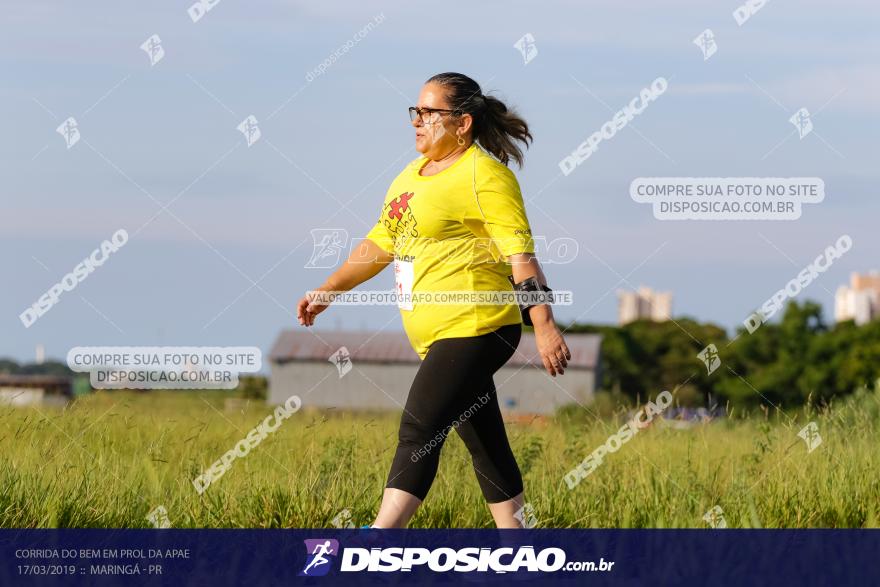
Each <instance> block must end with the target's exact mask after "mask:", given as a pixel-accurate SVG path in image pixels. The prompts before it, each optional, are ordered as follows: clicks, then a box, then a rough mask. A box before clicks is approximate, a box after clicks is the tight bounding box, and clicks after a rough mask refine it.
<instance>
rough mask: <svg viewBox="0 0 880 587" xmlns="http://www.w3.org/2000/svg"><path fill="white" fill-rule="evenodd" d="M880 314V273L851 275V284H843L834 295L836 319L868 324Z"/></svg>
mask: <svg viewBox="0 0 880 587" xmlns="http://www.w3.org/2000/svg"><path fill="white" fill-rule="evenodd" d="M878 314H880V273H878V272H876V271H871V272H870V273H866V274H864V275H860V274H858V273H853V274H852V275H850V279H849V286H846V285H841V286H840V287H838V288H837V293H836V294H835V295H834V320H835V321H836V322H843V321H844V320H853V321H854V322H855V323H856V324H858V325H860V326H861V325H862V324H867V323H868V322H870V321H871V320H874V319H875V318H877V316H878Z"/></svg>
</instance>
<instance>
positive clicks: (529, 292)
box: [507, 275, 553, 326]
mask: <svg viewBox="0 0 880 587" xmlns="http://www.w3.org/2000/svg"><path fill="white" fill-rule="evenodd" d="M507 279H508V280H509V281H510V283H511V284H512V285H513V291H514V293H515V295H516V300H517V304H519V311H520V314H522V321H523V324H525V325H526V326H533V324H532V318H531V316H529V308H531V307H532V306H540V305H542V304H552V303H553V290H552V289H550V288H549V287H547V286H546V285H541V284H540V283H539V282H538V280H537V278H535V277H528V278H526V279H523V280H522V281H520V282H519V283H514V282H513V276H512V275H509V276H508V277H507Z"/></svg>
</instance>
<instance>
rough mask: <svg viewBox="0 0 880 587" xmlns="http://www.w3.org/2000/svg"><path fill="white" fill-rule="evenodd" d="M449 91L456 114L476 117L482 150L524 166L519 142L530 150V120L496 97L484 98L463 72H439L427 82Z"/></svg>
mask: <svg viewBox="0 0 880 587" xmlns="http://www.w3.org/2000/svg"><path fill="white" fill-rule="evenodd" d="M425 83H426V84H427V83H436V84H439V85H441V86H443V87H444V89H445V90H446V100H447V101H448V102H449V108H450V109H451V110H455V111H456V114H458V115H461V114H470V115H471V116H473V118H474V124H473V138H474V141H476V142H478V143H479V144H480V146H481V147H483V148H484V149H486V151H488V152H489V153H491V154H492V155H494V156H495V157H496V158H497V159H498V160H499V161H501V162H502V163H504V164H505V165H507V164H508V163H509V162H510V160H511V159H513V160H514V161H516V163H517V165H519V166H520V167H522V165H523V152H522V149H520V147H519V145H517V144H516V143H517V141H518V142H520V143H523V144H524V145H525V146H526V147H528V145H529V143H530V142H531V141H532V134H531V133H530V132H529V126H528V124H526V121H525V120H523V119H522V118H520V117H519V116H517V114H516V112H514V111H513V110H510V109H508V108H507V106H506V105H505V104H504V102H502V101H501V100H499V99H498V98H496V97H494V96H484V95H483V91H482V90H481V89H480V85H479V84H478V83H477V82H475V81H474V80H472V79H471V78H469V77H468V76H466V75H464V74H461V73H452V72H448V73H439V74H437V75H435V76H433V77H432V78H431V79H429V80H428V81H426V82H425Z"/></svg>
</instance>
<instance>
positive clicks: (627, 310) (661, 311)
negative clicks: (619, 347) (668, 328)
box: [617, 286, 672, 326]
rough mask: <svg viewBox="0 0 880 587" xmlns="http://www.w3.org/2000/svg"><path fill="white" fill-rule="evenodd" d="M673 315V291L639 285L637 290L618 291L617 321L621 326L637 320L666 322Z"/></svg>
mask: <svg viewBox="0 0 880 587" xmlns="http://www.w3.org/2000/svg"><path fill="white" fill-rule="evenodd" d="M671 316H672V293H671V292H668V291H664V292H660V291H654V290H652V289H651V288H649V287H645V286H639V289H638V290H636V291H628V290H620V291H618V292H617V322H618V324H620V325H621V326H622V325H624V324H629V323H630V322H635V321H636V320H652V321H654V322H664V321H666V320H669V319H670V317H671Z"/></svg>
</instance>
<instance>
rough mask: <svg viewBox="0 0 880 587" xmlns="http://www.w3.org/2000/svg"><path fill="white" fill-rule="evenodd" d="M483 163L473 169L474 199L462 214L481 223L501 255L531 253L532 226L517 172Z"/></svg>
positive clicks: (532, 247) (532, 245)
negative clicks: (471, 204)
mask: <svg viewBox="0 0 880 587" xmlns="http://www.w3.org/2000/svg"><path fill="white" fill-rule="evenodd" d="M482 167H483V169H482V171H481V170H480V169H479V166H478V169H477V170H476V175H475V177H474V203H473V206H470V207H469V210H468V212H467V213H466V214H465V221H471V222H473V221H477V222H478V223H482V226H483V228H484V229H485V231H486V233H487V234H488V237H489V238H490V239H491V240H492V243H493V244H494V245H495V246H496V247H498V251H499V252H500V253H501V254H502V255H503V256H504V257H509V256H510V255H516V254H519V253H534V252H535V243H534V240H533V239H532V229H531V227H530V226H529V219H528V217H527V216H526V208H525V203H524V202H523V197H522V193H521V192H520V188H519V182H518V181H517V179H516V176H515V175H514V174H513V172H512V171H511V170H509V169H508V168H507V167H505V166H498V165H491V166H490V165H485V166H482Z"/></svg>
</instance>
